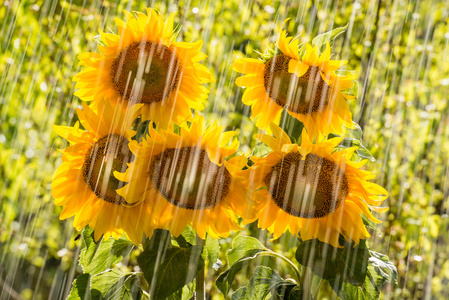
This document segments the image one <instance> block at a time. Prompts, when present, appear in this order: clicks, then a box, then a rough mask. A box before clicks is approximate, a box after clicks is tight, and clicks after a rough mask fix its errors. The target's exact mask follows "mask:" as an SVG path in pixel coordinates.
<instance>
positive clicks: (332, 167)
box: [247, 124, 387, 247]
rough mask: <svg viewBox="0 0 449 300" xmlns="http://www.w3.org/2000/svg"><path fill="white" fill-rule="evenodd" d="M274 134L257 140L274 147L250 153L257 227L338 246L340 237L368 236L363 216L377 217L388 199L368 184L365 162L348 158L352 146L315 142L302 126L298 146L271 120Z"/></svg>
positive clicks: (356, 238)
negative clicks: (264, 152) (261, 153)
mask: <svg viewBox="0 0 449 300" xmlns="http://www.w3.org/2000/svg"><path fill="white" fill-rule="evenodd" d="M271 131H272V132H273V133H274V136H269V135H265V134H263V135H259V136H258V138H259V139H260V140H261V141H262V142H263V143H265V144H266V145H267V146H269V147H270V148H271V149H272V152H270V153H269V154H268V155H267V156H265V157H262V158H260V157H255V156H252V157H251V160H252V161H254V165H253V166H252V167H251V168H250V169H249V170H248V171H247V173H248V174H247V178H249V180H248V181H247V184H248V186H249V189H250V190H251V191H252V195H251V198H252V200H253V201H254V202H255V203H256V207H257V208H256V216H257V218H258V219H259V227H261V228H264V229H268V230H269V231H270V232H272V233H273V234H274V238H278V237H279V236H280V235H282V233H283V232H285V231H286V230H289V231H290V232H291V233H292V234H297V235H300V236H301V238H302V239H303V240H308V239H313V238H317V239H319V240H321V241H323V242H326V243H329V244H331V245H333V246H334V247H339V243H338V239H339V235H340V234H341V235H343V236H344V237H345V238H346V239H347V240H351V241H353V242H355V243H356V244H358V243H359V241H360V239H364V238H365V237H367V236H369V233H368V231H367V230H366V228H365V226H364V224H363V220H362V217H361V214H364V215H365V216H366V217H368V218H369V219H371V220H372V221H374V222H380V221H378V220H377V219H376V218H375V217H374V216H373V215H372V213H371V211H376V212H383V211H385V210H386V208H380V207H378V206H379V205H380V204H381V203H382V202H383V200H384V199H385V198H386V197H387V192H386V191H385V189H383V188H382V187H380V186H379V185H377V184H374V183H372V182H369V181H368V180H370V179H373V178H374V176H373V175H372V174H371V172H368V171H364V170H361V169H360V168H361V167H362V166H363V165H364V164H365V163H366V161H361V162H358V163H356V162H353V161H351V160H350V158H351V157H352V155H353V154H354V151H355V150H356V148H349V149H344V150H341V151H336V150H337V149H336V148H337V146H338V144H339V143H340V142H341V141H342V139H343V138H340V137H337V138H332V139H328V140H324V141H321V142H320V143H317V144H313V143H312V142H311V140H310V137H309V136H308V134H307V132H306V131H305V130H303V132H302V135H301V145H300V146H299V145H297V144H293V143H292V142H291V141H290V139H289V137H288V136H287V134H286V133H285V132H284V131H283V130H282V129H281V128H280V127H278V126H277V125H275V124H271Z"/></svg>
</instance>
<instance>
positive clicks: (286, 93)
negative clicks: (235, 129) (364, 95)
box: [231, 30, 355, 139]
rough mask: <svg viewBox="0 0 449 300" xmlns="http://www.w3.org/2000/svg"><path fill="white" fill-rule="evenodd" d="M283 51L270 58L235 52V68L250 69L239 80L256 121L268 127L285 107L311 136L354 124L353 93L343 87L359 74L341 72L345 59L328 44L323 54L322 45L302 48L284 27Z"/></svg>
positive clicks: (281, 48) (261, 126)
mask: <svg viewBox="0 0 449 300" xmlns="http://www.w3.org/2000/svg"><path fill="white" fill-rule="evenodd" d="M277 47H278V48H279V50H280V53H278V54H276V55H275V56H273V57H272V58H271V59H269V60H267V61H265V62H264V61H262V60H259V59H252V58H239V57H235V58H234V62H233V64H232V66H231V67H232V69H233V70H235V71H237V72H240V73H243V74H246V75H245V76H242V77H239V78H237V80H236V84H237V85H238V86H241V87H246V90H245V92H244V94H243V97H242V101H243V103H245V104H247V105H251V113H252V119H255V118H257V117H258V119H257V123H256V126H258V127H259V128H261V129H267V130H268V131H269V129H270V128H269V126H270V123H271V122H273V123H276V124H279V121H280V117H281V113H282V109H286V110H287V112H288V113H289V114H290V115H291V116H293V117H295V118H296V119H298V120H300V121H301V122H303V123H304V125H305V127H306V128H307V131H308V133H309V135H310V136H311V138H312V139H315V138H321V136H322V135H327V134H328V133H331V132H334V133H337V134H342V133H343V132H344V128H343V126H345V127H349V128H353V124H352V119H351V118H352V116H351V111H350V109H349V106H348V103H347V102H346V99H353V98H354V96H351V95H346V94H344V93H342V92H341V91H343V90H347V89H349V88H351V87H352V86H353V84H354V83H353V80H354V79H355V76H353V75H348V76H340V75H337V74H336V73H335V71H336V70H337V69H339V68H340V67H341V66H343V65H345V64H346V63H347V62H346V61H342V60H331V59H330V57H331V52H330V46H329V44H328V43H327V44H326V49H325V50H324V52H323V53H322V54H321V55H320V54H319V50H318V48H317V47H316V46H315V47H312V46H311V45H310V44H305V53H304V55H302V56H301V55H300V54H299V50H298V40H297V39H293V40H292V38H291V37H289V38H287V33H286V31H285V30H283V31H282V32H281V34H280V35H279V38H278V41H277Z"/></svg>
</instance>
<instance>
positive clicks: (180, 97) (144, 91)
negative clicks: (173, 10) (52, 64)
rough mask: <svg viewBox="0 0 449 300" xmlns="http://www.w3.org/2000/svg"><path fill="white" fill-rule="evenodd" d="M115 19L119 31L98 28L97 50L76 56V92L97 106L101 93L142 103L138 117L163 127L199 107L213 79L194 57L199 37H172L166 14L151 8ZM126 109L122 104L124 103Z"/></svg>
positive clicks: (197, 54) (200, 56)
mask: <svg viewBox="0 0 449 300" xmlns="http://www.w3.org/2000/svg"><path fill="white" fill-rule="evenodd" d="M124 13H125V15H126V17H127V20H126V22H125V21H123V20H120V19H117V18H115V19H114V21H115V23H116V25H117V28H118V33H119V34H111V33H105V32H100V37H101V43H100V45H98V49H99V51H100V53H92V52H87V53H82V54H80V55H79V56H78V58H79V60H80V65H82V66H85V67H84V69H83V70H82V71H81V72H80V73H78V74H76V75H75V77H74V79H73V80H74V81H76V82H77V83H76V88H77V89H78V90H77V91H76V92H75V95H76V96H78V97H80V99H81V100H84V101H92V106H93V107H96V105H97V103H98V101H99V100H100V99H102V98H103V97H107V98H109V99H111V101H118V102H125V103H127V104H135V103H142V104H144V107H143V108H142V111H141V113H142V118H143V119H144V120H152V121H153V122H155V123H156V124H157V125H159V126H161V128H166V127H167V126H168V124H169V123H170V121H171V120H173V121H174V122H179V121H181V120H184V119H189V118H190V119H191V118H192V117H191V115H192V114H191V110H190V109H191V108H193V109H198V110H202V109H204V102H205V100H206V99H207V94H208V93H209V91H208V90H207V89H206V88H205V87H204V86H203V83H207V82H212V81H213V78H212V75H211V73H210V72H209V70H208V69H207V68H206V67H205V66H203V65H201V64H200V63H199V61H201V60H203V59H204V58H206V55H205V54H204V53H202V52H200V49H201V47H202V41H197V42H195V43H186V42H176V41H175V38H176V33H174V31H173V17H174V15H173V14H171V15H170V16H169V18H168V19H167V20H166V21H165V23H164V19H163V17H162V16H161V15H159V14H158V13H157V12H156V11H155V10H153V9H151V8H147V14H144V13H140V12H135V13H134V14H133V13H130V12H128V11H124ZM124 107H125V108H126V106H124Z"/></svg>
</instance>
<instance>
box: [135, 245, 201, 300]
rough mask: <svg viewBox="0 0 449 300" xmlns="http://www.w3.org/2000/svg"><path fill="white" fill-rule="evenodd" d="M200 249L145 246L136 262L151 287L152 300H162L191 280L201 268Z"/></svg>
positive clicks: (199, 247) (195, 247)
mask: <svg viewBox="0 0 449 300" xmlns="http://www.w3.org/2000/svg"><path fill="white" fill-rule="evenodd" d="M201 252H202V247H201V246H192V247H189V248H180V247H172V246H170V247H168V248H158V247H154V246H153V247H147V248H146V249H145V250H144V251H143V252H142V253H141V254H140V255H139V256H138V257H137V262H138V263H139V267H140V269H141V270H142V272H143V274H144V277H145V279H146V280H147V282H148V284H149V286H150V294H151V295H152V298H151V299H165V298H167V297H168V296H170V295H171V294H173V293H174V292H176V291H178V290H179V289H181V288H182V287H183V286H184V285H186V284H187V283H189V282H191V281H193V279H194V278H195V276H196V274H197V273H198V272H199V271H200V270H201V269H202V268H204V260H203V258H202V257H201Z"/></svg>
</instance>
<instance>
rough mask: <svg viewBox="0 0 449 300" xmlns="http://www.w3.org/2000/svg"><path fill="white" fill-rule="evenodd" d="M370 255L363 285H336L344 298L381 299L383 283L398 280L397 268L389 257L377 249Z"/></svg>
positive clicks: (338, 292) (337, 290)
mask: <svg viewBox="0 0 449 300" xmlns="http://www.w3.org/2000/svg"><path fill="white" fill-rule="evenodd" d="M370 255H371V256H370V258H369V259H368V263H369V264H368V273H367V276H366V279H365V282H364V283H363V285H362V286H353V285H350V284H348V283H344V284H342V285H341V286H338V285H337V286H335V287H334V290H335V291H336V292H337V294H338V295H339V296H340V297H341V298H342V299H348V300H349V299H351V300H352V299H370V300H374V299H379V298H380V293H381V288H382V285H384V284H385V283H387V282H390V283H392V282H396V280H397V270H396V267H395V266H394V265H393V264H392V263H391V262H390V261H389V260H388V257H387V256H386V255H384V254H381V253H377V252H375V251H370Z"/></svg>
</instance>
